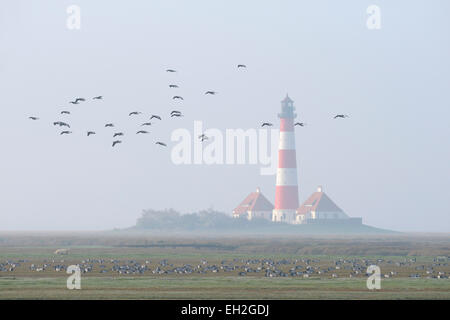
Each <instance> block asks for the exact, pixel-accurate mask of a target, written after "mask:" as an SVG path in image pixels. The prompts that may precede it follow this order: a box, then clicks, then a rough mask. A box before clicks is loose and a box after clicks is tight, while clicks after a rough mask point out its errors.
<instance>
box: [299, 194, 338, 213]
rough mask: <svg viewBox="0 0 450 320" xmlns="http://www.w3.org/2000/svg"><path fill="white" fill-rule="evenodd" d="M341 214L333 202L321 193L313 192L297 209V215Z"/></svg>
mask: <svg viewBox="0 0 450 320" xmlns="http://www.w3.org/2000/svg"><path fill="white" fill-rule="evenodd" d="M311 211H315V212H321V211H322V212H324V211H325V212H343V211H342V209H341V208H339V207H338V206H337V205H336V204H335V203H334V202H333V200H331V199H330V198H329V197H328V196H327V195H326V194H325V193H324V192H323V191H317V192H314V193H313V194H312V195H311V196H310V197H309V198H308V199H307V200H306V201H305V202H304V203H303V204H302V205H301V206H300V208H298V209H297V214H306V213H308V212H311Z"/></svg>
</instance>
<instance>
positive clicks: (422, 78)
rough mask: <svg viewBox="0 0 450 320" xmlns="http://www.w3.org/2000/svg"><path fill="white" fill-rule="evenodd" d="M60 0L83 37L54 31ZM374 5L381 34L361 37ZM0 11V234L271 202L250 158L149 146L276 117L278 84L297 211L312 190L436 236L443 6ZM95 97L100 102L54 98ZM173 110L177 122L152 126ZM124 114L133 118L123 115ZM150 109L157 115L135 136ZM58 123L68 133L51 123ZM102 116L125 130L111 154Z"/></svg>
mask: <svg viewBox="0 0 450 320" xmlns="http://www.w3.org/2000/svg"><path fill="white" fill-rule="evenodd" d="M72 4H75V5H78V6H80V8H81V30H69V29H67V27H66V19H67V16H68V14H67V13H66V9H67V7H68V6H69V5H72ZM371 4H376V5H378V6H380V8H381V30H368V28H367V27H366V20H367V17H368V15H367V14H366V9H367V7H368V6H369V5H371ZM0 9H1V11H0V43H1V45H0V88H1V89H0V92H1V100H0V101H1V102H0V104H1V111H2V113H1V117H0V136H1V145H2V146H1V149H0V150H1V151H0V152H1V153H0V154H1V157H0V230H82V229H86V230H95V229H108V228H113V227H127V226H130V225H133V224H134V222H135V220H136V219H137V218H138V217H139V216H140V214H141V212H142V210H143V209H146V208H155V209H162V208H174V209H177V210H180V211H182V212H189V211H193V210H198V209H203V208H207V207H210V206H213V207H214V208H215V209H218V210H223V211H225V212H230V211H231V210H232V209H233V208H234V207H235V206H236V205H237V204H239V202H240V201H241V200H242V199H243V198H244V197H245V196H247V194H248V193H249V192H252V191H254V190H255V189H256V187H258V186H259V187H261V189H262V192H263V193H264V194H265V195H266V196H267V197H268V198H269V200H271V201H272V202H273V201H274V192H275V176H261V175H260V174H259V170H260V166H259V165H241V166H237V165H234V166H225V165H211V166H207V165H192V166H186V165H180V166H176V165H174V164H172V163H171V161H170V145H169V148H167V149H164V148H158V146H156V145H154V142H155V141H156V140H162V141H167V142H170V133H171V132H172V130H174V129H176V128H187V129H190V130H192V127H193V121H194V120H202V121H203V123H204V126H205V127H206V128H219V129H223V130H225V129H227V128H243V129H248V128H259V126H260V125H261V123H262V122H263V121H270V122H273V123H276V124H278V119H277V117H276V115H277V113H278V112H279V109H280V100H282V99H283V98H284V96H285V95H286V93H287V92H289V95H290V97H291V98H292V99H293V100H294V101H295V106H296V108H297V113H298V114H299V119H301V120H303V121H305V122H306V123H307V124H308V125H307V127H305V128H300V129H296V130H297V131H296V144H297V161H298V168H299V170H298V171H299V189H300V201H303V200H305V199H306V198H307V197H308V196H309V195H310V194H311V193H312V192H314V191H315V189H316V187H317V185H323V187H324V191H325V192H327V194H328V195H329V196H330V197H331V198H332V199H333V200H334V201H335V202H336V203H337V204H338V205H339V206H340V207H341V208H343V209H344V211H346V213H348V214H349V215H350V216H362V217H363V221H364V223H367V224H369V225H373V226H377V227H382V228H390V229H396V230H401V231H441V232H449V231H450V168H449V164H450V148H449V144H450V143H449V138H450V126H449V123H450V121H449V118H450V104H449V101H450V90H449V84H450V62H449V57H450V41H449V39H450V19H449V18H448V13H449V12H450V3H449V2H448V1H444V0H442V1H438V0H430V1H425V0H424V1H406V0H405V1H403V0H398V1H386V0H384V1H365V0H354V1H332V0H328V1H294V0H292V1H261V0H258V1H256V0H254V1H236V0H227V1H211V0H208V1H207V0H204V1H199V0H191V1H182V0H178V1H174V0H164V1H163V0H161V1H156V0H155V1H143V0H142V1H137V0H136V1H99V0H98V1H87V0H73V1H61V0H58V1H56V0H53V1H19V0H5V1H2V3H1V4H0ZM239 63H243V64H246V65H247V67H248V68H247V70H239V71H238V70H237V69H236V65H237V64H239ZM166 68H174V69H177V70H178V71H179V72H177V73H176V74H168V73H166V72H165V69H166ZM169 83H176V84H178V85H180V89H177V91H176V92H177V93H180V94H181V95H182V96H183V97H184V98H185V101H184V102H183V103H179V102H174V101H173V100H172V99H171V97H172V96H173V94H174V93H175V91H174V90H173V89H169V88H168V84H169ZM206 90H215V91H218V92H219V94H218V95H216V96H214V97H209V96H205V95H204V92H205V91H206ZM96 95H103V96H104V100H103V101H99V102H92V101H88V102H86V103H83V104H80V105H78V106H70V105H69V103H68V102H69V101H71V100H72V99H74V98H75V97H85V98H89V100H90V98H91V97H93V96H96ZM175 106H177V108H175ZM63 109H69V110H71V111H72V113H73V114H72V115H71V116H70V118H64V117H61V116H60V115H59V112H60V111H61V110H63ZM172 109H180V110H182V111H183V113H184V114H185V117H183V118H180V119H167V114H168V113H169V112H170V110H172ZM134 110H139V111H142V112H143V113H145V116H139V118H138V119H130V117H128V113H129V112H131V111H134ZM152 113H154V114H161V115H162V116H163V117H164V116H165V118H166V119H165V120H164V121H162V122H161V123H155V124H154V125H153V126H152V127H151V128H150V132H151V133H150V135H148V136H136V135H135V131H136V127H137V126H138V125H137V123H138V124H139V123H142V122H145V120H148V115H150V114H152ZM336 113H345V114H349V115H350V118H349V119H344V120H333V119H332V116H333V115H334V114H336ZM30 115H36V116H38V117H40V120H39V121H36V122H33V121H30V120H28V119H27V117H28V116H30ZM64 119H70V120H67V121H68V122H70V124H71V125H72V129H71V130H72V131H73V135H71V136H63V137H61V136H60V135H59V132H60V130H59V129H58V128H55V127H53V126H52V122H53V121H56V120H64ZM106 122H114V123H115V124H116V125H117V129H118V130H121V131H124V132H126V136H125V137H124V139H123V140H124V143H123V144H122V145H121V146H120V148H117V149H113V148H111V141H112V138H111V133H112V131H111V130H107V129H105V128H103V126H104V124H105V123H106ZM88 129H93V130H95V131H97V135H96V136H95V137H90V138H89V139H88V138H87V137H86V136H85V132H86V130H88Z"/></svg>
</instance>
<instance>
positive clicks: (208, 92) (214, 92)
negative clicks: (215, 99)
mask: <svg viewBox="0 0 450 320" xmlns="http://www.w3.org/2000/svg"><path fill="white" fill-rule="evenodd" d="M216 93H217V92H216V91H206V92H205V94H210V95H215V94H216Z"/></svg>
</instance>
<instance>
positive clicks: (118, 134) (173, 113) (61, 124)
mask: <svg viewBox="0 0 450 320" xmlns="http://www.w3.org/2000/svg"><path fill="white" fill-rule="evenodd" d="M237 68H238V69H240V68H247V66H246V65H245V64H238V65H237ZM166 72H169V73H174V72H177V71H176V70H174V69H167V70H166ZM169 88H174V89H176V88H179V86H178V85H176V84H169ZM216 94H217V92H216V91H206V92H205V95H216ZM102 99H103V96H96V97H93V98H92V100H102ZM172 99H173V100H184V99H183V97H182V96H179V95H174V96H173V97H172ZM85 101H86V99H85V98H76V99H75V100H74V101H70V102H69V103H70V104H72V105H77V104H79V103H80V102H85ZM70 114H71V113H70V111H68V110H63V111H61V115H70ZM139 114H141V112H139V111H133V112H130V113H129V114H128V115H129V116H130V117H131V116H136V115H139ZM182 116H183V114H182V113H181V112H180V111H178V110H173V111H171V112H170V117H171V118H173V117H182ZM28 118H29V119H30V120H33V121H36V120H39V118H38V117H36V116H30V117H28ZM337 118H348V115H345V114H337V115H336V116H334V119H337ZM153 119H155V120H159V121H161V120H162V118H161V117H160V116H159V115H156V114H152V115H151V117H150V120H149V121H148V122H144V123H143V124H141V127H147V126H150V125H152V123H151V122H150V121H152V120H153ZM53 125H54V126H59V127H60V128H61V127H62V128H67V129H63V130H62V131H61V132H60V135H68V134H71V133H72V131H70V130H69V129H70V124H68V123H66V122H64V121H55V122H53ZM305 125H306V123H303V122H296V123H295V126H300V127H303V126H305ZM266 126H268V127H270V126H273V124H272V123H270V122H264V123H263V124H262V127H266ZM105 128H114V124H113V123H106V124H105ZM148 133H149V132H148V131H146V130H139V131H137V132H136V134H148ZM95 134H96V132H95V131H87V132H86V135H87V136H88V137H89V136H91V135H95ZM124 135H125V134H124V132H114V133H113V135H112V137H113V141H112V147H115V146H116V145H117V144H120V143H122V140H120V137H123V136H124ZM198 139H199V140H200V141H202V142H203V141H205V140H208V137H207V136H206V135H205V134H201V135H199V136H198ZM156 144H157V145H160V146H163V147H167V145H166V144H165V143H164V142H161V141H157V142H156Z"/></svg>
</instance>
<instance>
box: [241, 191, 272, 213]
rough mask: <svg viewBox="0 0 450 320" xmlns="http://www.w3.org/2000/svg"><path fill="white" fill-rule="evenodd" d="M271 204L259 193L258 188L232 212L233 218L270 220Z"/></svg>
mask: <svg viewBox="0 0 450 320" xmlns="http://www.w3.org/2000/svg"><path fill="white" fill-rule="evenodd" d="M273 208H274V206H273V204H272V203H271V202H270V201H269V200H267V198H266V197H265V196H264V195H263V194H262V193H261V190H260V189H259V188H257V189H256V192H252V193H250V194H249V195H248V196H247V197H246V198H245V199H244V201H242V202H241V203H240V204H239V205H238V206H237V207H236V208H235V209H234V210H233V218H241V217H246V218H247V219H248V220H251V219H254V218H263V219H267V220H272V211H273Z"/></svg>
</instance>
